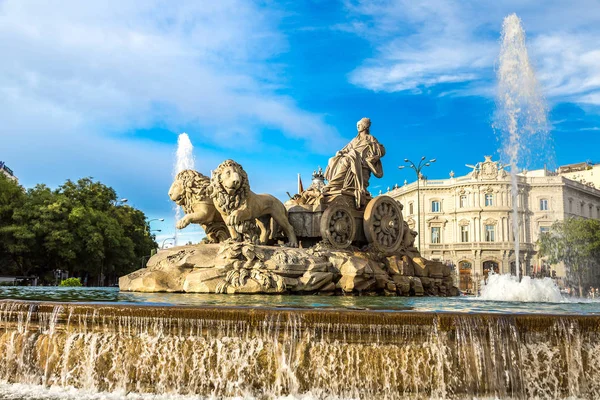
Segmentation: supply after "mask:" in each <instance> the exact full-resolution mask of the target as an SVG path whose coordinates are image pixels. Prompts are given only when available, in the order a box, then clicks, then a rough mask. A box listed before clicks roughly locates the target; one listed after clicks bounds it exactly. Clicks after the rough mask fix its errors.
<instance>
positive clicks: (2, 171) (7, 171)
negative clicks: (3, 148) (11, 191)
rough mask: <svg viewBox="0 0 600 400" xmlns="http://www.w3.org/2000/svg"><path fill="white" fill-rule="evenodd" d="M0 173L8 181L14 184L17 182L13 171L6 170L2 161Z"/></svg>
mask: <svg viewBox="0 0 600 400" xmlns="http://www.w3.org/2000/svg"><path fill="white" fill-rule="evenodd" d="M0 173H2V174H4V176H6V177H7V178H8V179H12V180H13V181H15V182H16V181H18V179H17V177H16V176H15V174H14V172H13V170H12V169H10V168H8V166H7V165H6V164H5V163H4V161H0Z"/></svg>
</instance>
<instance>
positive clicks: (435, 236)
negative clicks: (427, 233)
mask: <svg viewBox="0 0 600 400" xmlns="http://www.w3.org/2000/svg"><path fill="white" fill-rule="evenodd" d="M440 230H441V228H440V227H439V226H432V227H431V243H441V241H440V239H441V238H440Z"/></svg>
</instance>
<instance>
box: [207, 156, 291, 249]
mask: <svg viewBox="0 0 600 400" xmlns="http://www.w3.org/2000/svg"><path fill="white" fill-rule="evenodd" d="M211 186H212V198H213V202H214V205H215V207H216V208H217V210H218V211H219V212H220V213H221V216H222V217H223V220H224V221H225V223H226V225H227V227H228V229H229V234H230V235H231V237H232V238H233V239H236V240H237V239H238V238H239V235H238V230H240V231H241V232H239V233H242V234H244V233H246V232H244V230H245V229H247V228H244V226H247V225H248V224H244V222H247V221H254V220H256V223H257V225H258V226H259V228H260V230H261V234H260V243H261V244H266V243H267V241H268V240H269V236H270V231H271V230H270V228H269V227H270V224H269V222H271V221H270V220H271V219H273V220H274V221H275V222H276V223H277V225H279V226H280V227H281V228H282V229H283V231H284V233H285V235H286V236H287V239H288V245H289V246H292V247H297V246H298V240H297V239H296V234H295V233H294V228H293V227H292V225H291V224H290V221H289V220H288V216H287V211H286V209H285V207H284V205H283V203H282V202H281V201H279V200H277V199H276V198H275V197H274V196H271V195H270V194H256V193H254V192H252V191H251V190H250V183H249V182H248V175H247V174H246V171H244V168H242V166H241V165H240V164H238V163H236V162H235V161H233V160H226V161H224V162H223V163H221V165H219V166H218V167H217V169H216V170H215V171H213V176H212V179H211ZM236 227H237V230H236Z"/></svg>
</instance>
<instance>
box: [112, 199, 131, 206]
mask: <svg viewBox="0 0 600 400" xmlns="http://www.w3.org/2000/svg"><path fill="white" fill-rule="evenodd" d="M128 201H129V200H128V199H125V198H123V199H120V200H115V201H114V205H115V206H119V205H123V204H125V203H127V202H128Z"/></svg>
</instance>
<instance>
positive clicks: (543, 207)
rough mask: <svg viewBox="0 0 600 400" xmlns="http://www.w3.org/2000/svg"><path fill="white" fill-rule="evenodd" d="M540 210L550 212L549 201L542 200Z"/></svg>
mask: <svg viewBox="0 0 600 400" xmlns="http://www.w3.org/2000/svg"><path fill="white" fill-rule="evenodd" d="M540 210H541V211H548V199H541V200H540Z"/></svg>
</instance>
